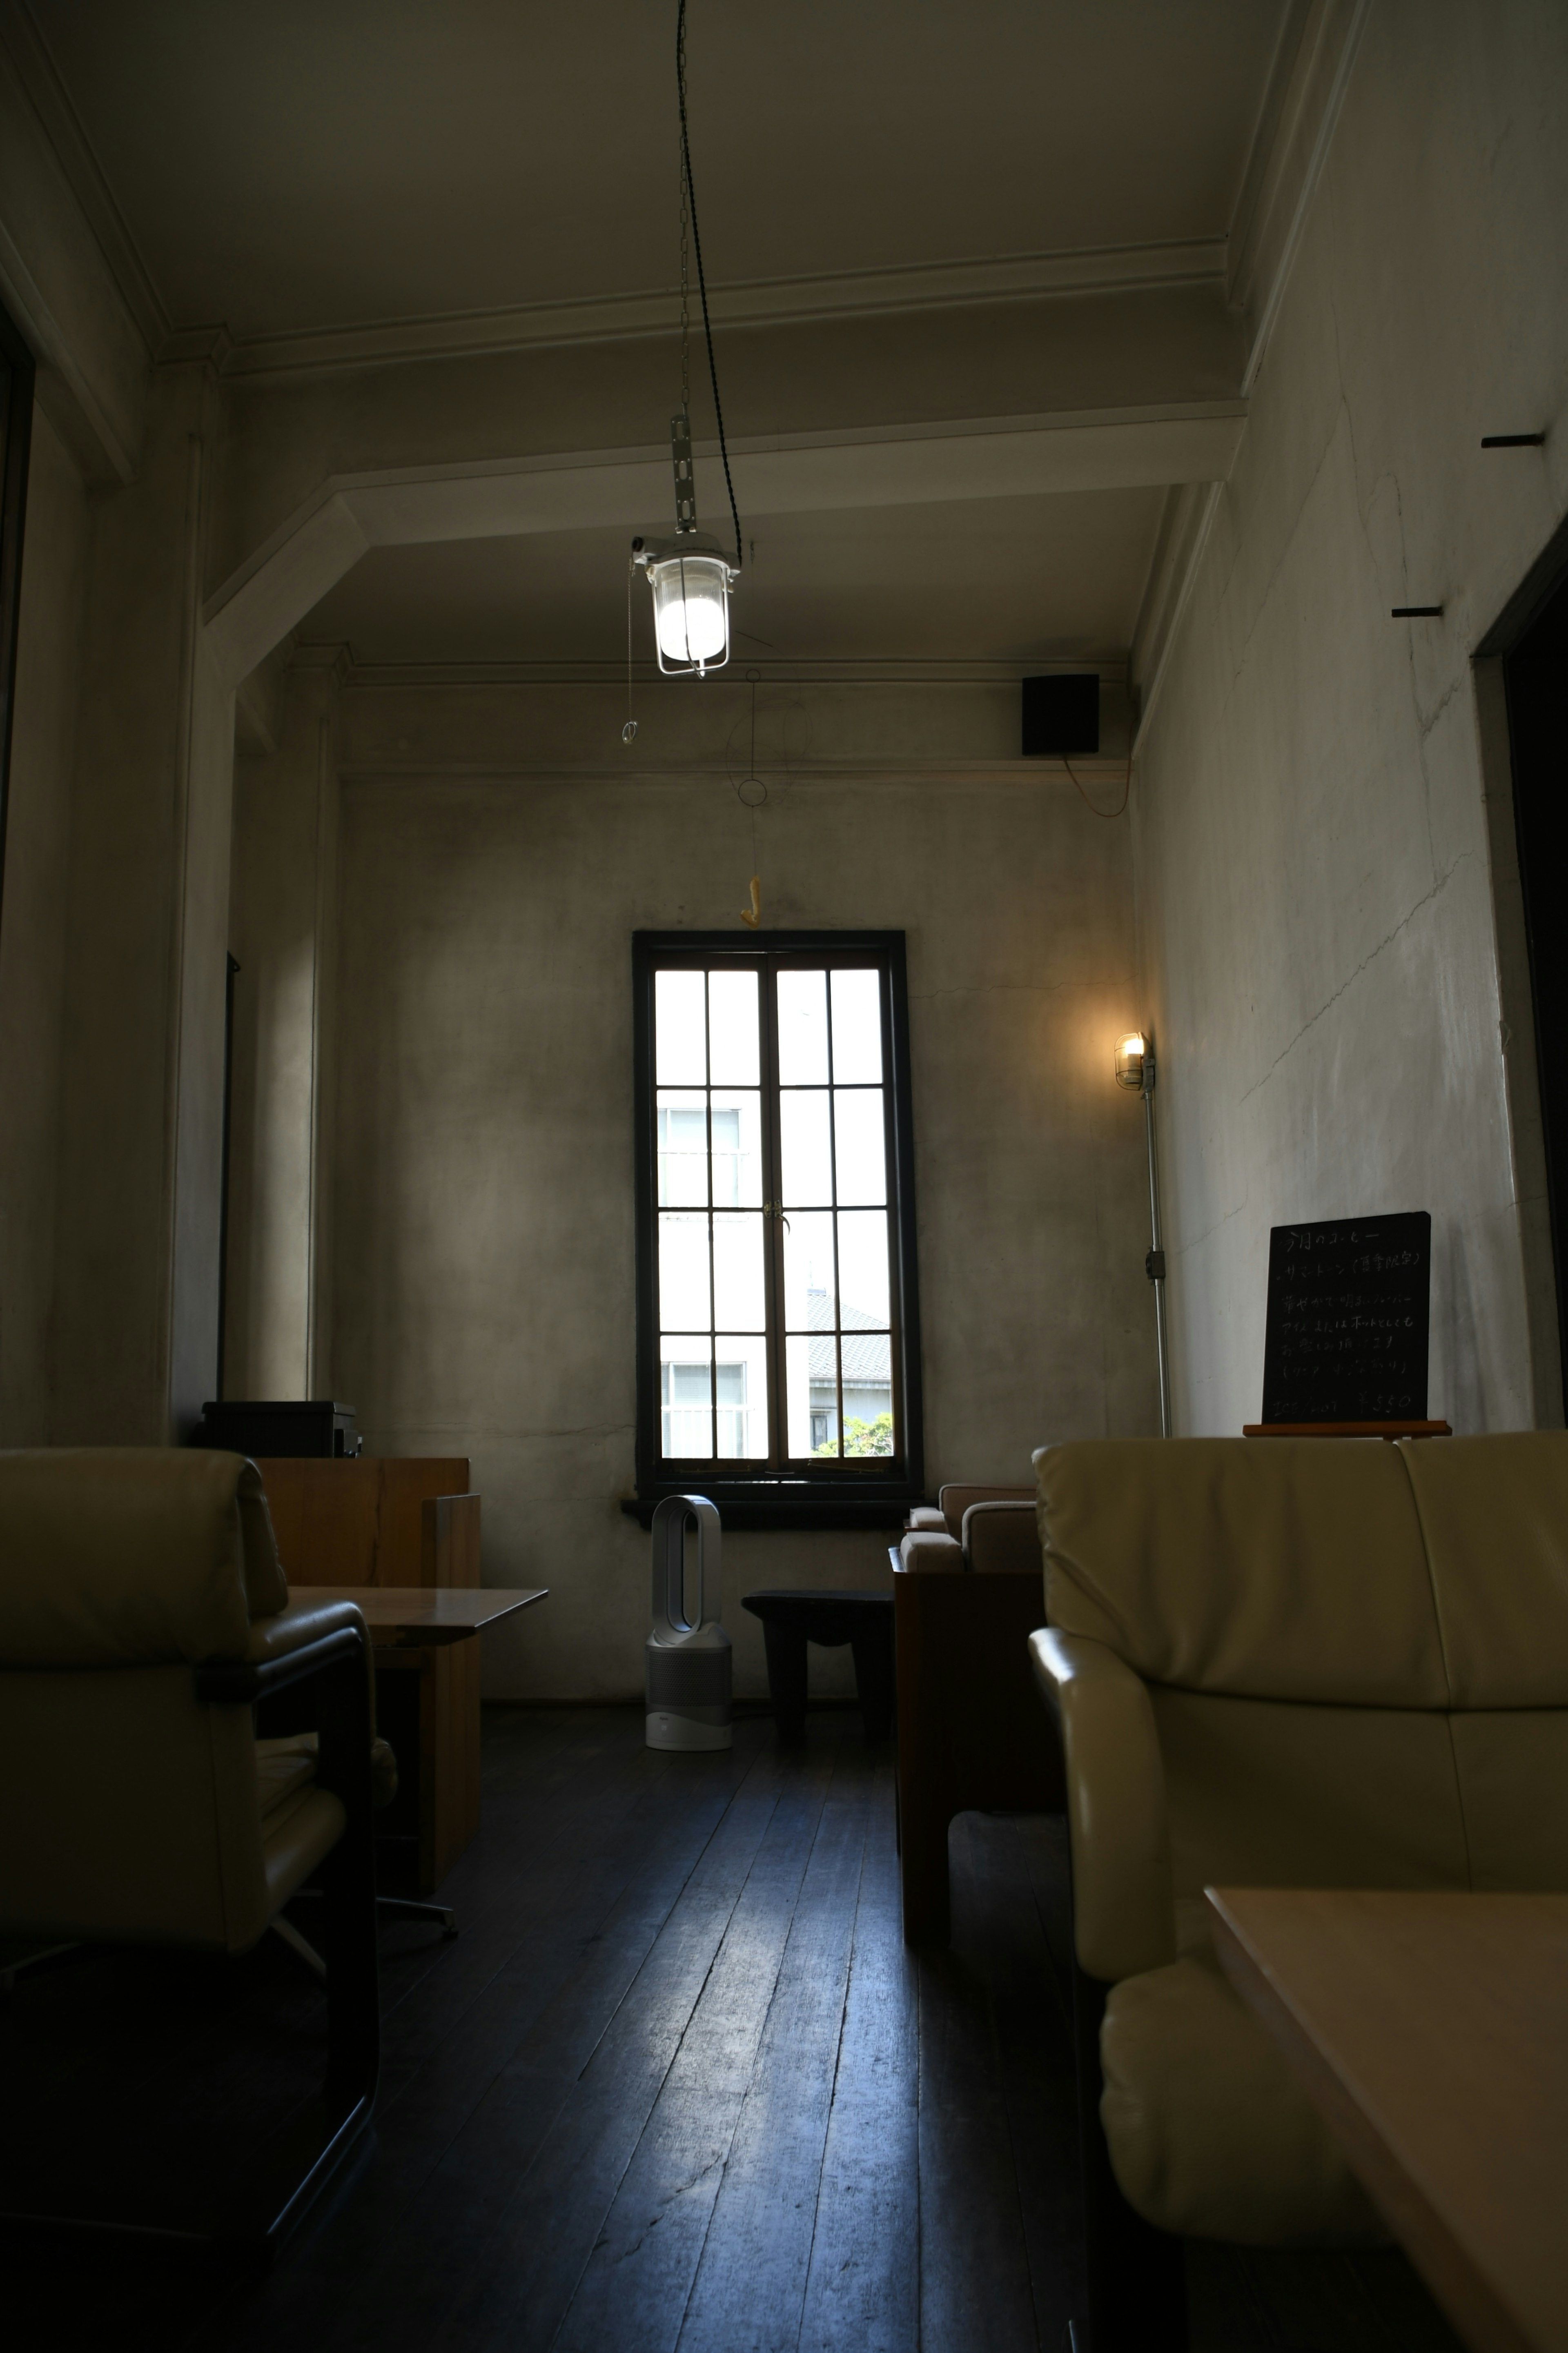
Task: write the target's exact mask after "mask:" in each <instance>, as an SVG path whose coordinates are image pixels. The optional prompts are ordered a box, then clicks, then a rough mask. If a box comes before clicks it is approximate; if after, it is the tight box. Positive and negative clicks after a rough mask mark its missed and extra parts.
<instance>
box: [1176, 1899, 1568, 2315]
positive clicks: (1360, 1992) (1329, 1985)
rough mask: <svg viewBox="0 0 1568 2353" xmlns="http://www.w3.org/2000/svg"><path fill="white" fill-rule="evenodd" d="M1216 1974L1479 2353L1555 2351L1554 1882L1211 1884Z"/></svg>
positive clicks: (1562, 2122)
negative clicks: (1432, 1888)
mask: <svg viewBox="0 0 1568 2353" xmlns="http://www.w3.org/2000/svg"><path fill="white" fill-rule="evenodd" d="M1209 1902H1210V1904H1211V1905H1213V1910H1214V1913H1215V1915H1216V1917H1215V1923H1214V1943H1215V1947H1216V1949H1217V1950H1218V1952H1219V1956H1220V1958H1221V1960H1222V1962H1223V1963H1224V1968H1225V1969H1226V1971H1227V1973H1228V1974H1229V1976H1230V1978H1231V1980H1232V1982H1233V1984H1234V1986H1235V1987H1236V1989H1237V1991H1238V1992H1239V1993H1240V1994H1241V1995H1242V1997H1243V1999H1244V2000H1246V2001H1247V2002H1249V2003H1250V2004H1251V2006H1252V2008H1253V2009H1254V2010H1256V2012H1257V2014H1258V2016H1259V2017H1260V2018H1261V2019H1262V2021H1263V2022H1264V2024H1265V2025H1266V2027H1267V2028H1268V2030H1269V2031H1270V2033H1271V2034H1273V2036H1274V2037H1275V2039H1276V2041H1277V2042H1278V2043H1279V2045H1280V2048H1281V2049H1282V2050H1283V2051H1284V2052H1285V2054H1286V2056H1287V2058H1288V2059H1289V2060H1290V2061H1291V2063H1293V2065H1294V2066H1295V2067H1296V2068H1297V2069H1298V2072H1299V2073H1300V2075H1301V2078H1302V2081H1303V2083H1304V2084H1305V2085H1306V2088H1307V2090H1308V2092H1309V2093H1310V2094H1311V2096H1312V2098H1313V2100H1314V2101H1315V2103H1316V2104H1317V2105H1318V2106H1319V2108H1320V2109H1321V2111H1322V2113H1323V2115H1324V2116H1325V2117H1326V2118H1327V2120H1328V2122H1329V2124H1330V2126H1332V2128H1333V2130H1334V2132H1335V2134H1336V2135H1337V2137H1338V2138H1339V2139H1340V2142H1341V2144H1342V2145H1343V2147H1344V2150H1345V2154H1346V2155H1347V2157H1348V2158H1350V2160H1351V2164H1352V2165H1353V2166H1354V2168H1355V2169H1356V2171H1357V2173H1358V2174H1359V2175H1360V2176H1361V2179H1362V2180H1363V2181H1364V2182H1365V2184H1366V2186H1367V2189H1369V2190H1370V2191H1371V2193H1372V2197H1373V2198H1374V2199H1375V2200H1376V2201H1377V2204H1378V2206H1379V2207H1380V2208H1381V2210H1382V2211H1383V2215H1384V2217H1385V2219H1386V2221H1388V2224H1389V2226H1390V2228H1391V2229H1392V2230H1393V2232H1395V2233H1396V2235H1397V2236H1398V2237H1399V2238H1400V2240H1401V2241H1402V2242H1404V2247H1405V2249H1406V2250H1407V2252H1408V2253H1409V2254H1410V2257H1411V2259H1412V2261H1413V2262H1414V2264H1415V2265H1416V2267H1417V2269H1418V2270H1419V2271H1420V2272H1421V2274H1423V2276H1424V2277H1425V2281H1426V2283H1427V2285H1428V2286H1429V2287H1430V2288H1431V2289H1432V2292H1433V2294H1434V2295H1436V2297H1437V2299H1438V2301H1439V2302H1440V2303H1441V2304H1442V2305H1443V2306H1445V2308H1446V2311H1447V2313H1448V2316H1449V2317H1450V2319H1451V2320H1452V2321H1453V2323H1454V2325H1455V2327H1457V2329H1458V2330H1459V2331H1460V2333H1461V2334H1462V2335H1463V2336H1464V2337H1465V2338H1466V2341H1467V2343H1468V2344H1469V2345H1471V2346H1472V2347H1474V2348H1477V2353H1493V2348H1498V2353H1549V2348H1551V2353H1565V2348H1568V1895H1458V1894H1453V1895H1450V1894H1408V1895H1405V1894H1342V1893H1339V1892H1332V1891H1325V1890H1319V1889H1301V1888H1247V1889H1235V1888H1211V1889H1210V1890H1209Z"/></svg>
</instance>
